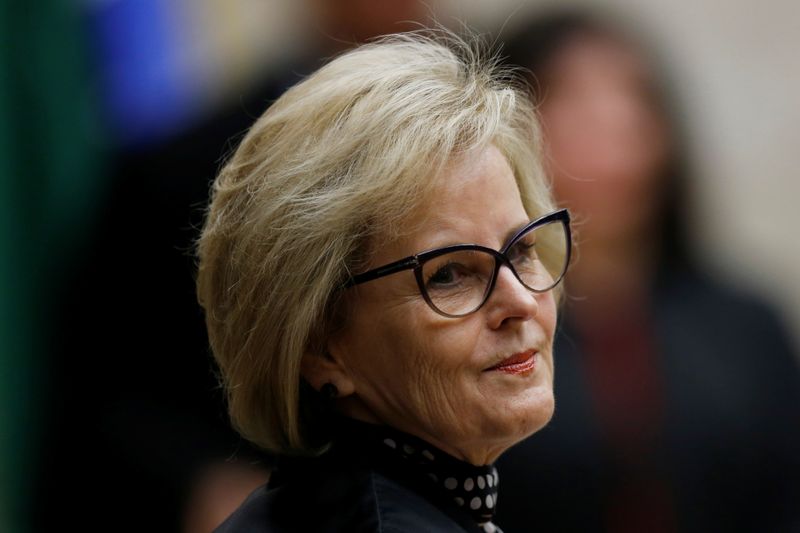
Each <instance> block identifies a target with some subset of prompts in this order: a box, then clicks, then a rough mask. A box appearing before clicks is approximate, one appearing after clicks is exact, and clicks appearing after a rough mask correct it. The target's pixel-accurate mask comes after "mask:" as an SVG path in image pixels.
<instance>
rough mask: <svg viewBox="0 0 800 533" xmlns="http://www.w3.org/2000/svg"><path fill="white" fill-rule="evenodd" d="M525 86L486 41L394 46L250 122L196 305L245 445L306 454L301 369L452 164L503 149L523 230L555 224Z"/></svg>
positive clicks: (387, 40)
mask: <svg viewBox="0 0 800 533" xmlns="http://www.w3.org/2000/svg"><path fill="white" fill-rule="evenodd" d="M517 79H518V78H517V77H516V76H514V75H513V74H511V73H510V72H509V71H508V70H507V69H504V68H501V67H500V66H499V62H498V60H497V59H496V57H495V56H492V55H490V54H489V53H488V52H487V50H486V47H485V46H483V45H482V44H481V42H480V41H479V40H478V39H475V38H470V39H462V38H458V37H456V36H454V35H452V34H450V33H448V32H444V31H438V32H427V33H422V32H414V33H408V34H398V35H393V36H388V37H384V38H382V39H380V40H378V41H376V42H373V43H370V44H366V45H363V46H361V47H359V48H356V49H354V50H351V51H349V52H347V53H344V54H343V55H341V56H339V57H338V58H336V59H334V60H332V61H331V62H330V63H328V64H327V65H326V66H324V67H322V68H320V69H319V70H318V71H317V72H315V73H314V74H312V75H311V76H309V77H308V78H306V79H305V80H304V81H302V82H301V83H299V84H297V85H296V86H294V87H292V88H291V89H289V90H288V91H287V92H286V93H285V94H284V95H283V96H282V97H281V98H279V99H278V100H277V101H276V102H275V103H274V104H273V105H272V106H271V107H269V109H267V111H266V112H265V113H264V114H263V115H262V116H261V117H260V118H259V119H258V120H257V121H256V122H255V124H254V125H253V126H252V128H251V129H250V130H249V132H248V133H247V134H246V136H245V137H244V139H243V140H242V142H241V144H240V145H239V147H238V148H237V150H236V151H235V152H234V153H233V155H232V157H231V158H230V159H229V161H228V162H227V163H226V164H225V165H224V167H223V168H222V170H221V171H220V172H219V175H218V176H217V178H216V180H215V182H214V184H213V189H212V197H211V202H210V205H209V207H208V211H207V216H206V220H205V224H204V226H203V229H202V234H201V236H200V238H199V240H198V243H197V244H198V246H197V254H198V259H199V263H198V272H197V293H198V298H199V301H200V303H201V305H202V306H203V307H204V309H205V313H206V325H207V328H208V334H209V340H210V343H211V347H212V350H213V354H214V356H215V358H216V361H217V363H218V365H219V368H220V371H221V376H222V381H223V384H224V386H225V388H226V392H227V398H228V408H229V413H230V416H231V420H232V423H233V425H234V427H235V428H236V429H237V430H238V431H239V432H240V433H241V434H242V435H243V436H244V437H245V438H247V439H248V440H250V441H251V442H253V443H255V444H256V445H258V446H260V447H261V448H263V449H265V450H267V451H269V452H273V453H278V454H290V453H309V452H311V451H312V450H311V448H310V444H309V438H308V437H309V431H310V430H311V429H310V428H309V427H307V424H306V422H304V421H302V420H301V418H302V417H301V406H300V403H301V394H300V381H301V378H300V361H301V359H302V357H303V356H304V355H305V354H307V353H312V352H313V353H320V352H319V350H320V349H321V346H323V343H324V339H325V336H326V334H327V332H328V331H330V328H331V325H332V320H333V314H334V312H333V309H334V307H335V305H334V299H335V295H336V293H337V290H338V288H339V287H340V286H341V284H342V283H343V282H344V281H345V280H346V279H347V278H348V276H349V275H350V274H351V272H353V271H354V270H356V269H357V268H360V267H361V266H363V263H364V260H365V257H366V256H367V255H368V254H369V250H368V249H365V248H368V246H367V243H369V242H371V241H372V239H373V238H374V237H375V236H384V237H385V236H387V235H391V234H397V232H398V231H399V228H400V227H401V226H400V223H401V221H403V219H404V218H406V217H407V216H408V214H409V213H410V212H411V211H412V210H414V209H415V208H418V207H420V206H421V205H423V204H424V203H425V202H426V201H429V200H430V196H431V191H432V188H433V187H434V185H435V183H436V177H437V176H438V175H439V174H441V172H442V170H443V169H444V167H445V165H447V164H448V162H451V161H453V160H454V158H456V157H458V155H459V154H465V153H467V152H470V151H472V150H474V149H480V148H482V147H486V146H488V145H489V144H494V145H495V146H497V147H498V149H499V150H500V151H501V152H502V153H503V155H504V156H505V157H506V158H507V160H508V162H509V164H510V166H511V169H512V170H513V172H514V175H515V176H516V180H517V184H518V186H519V189H520V192H521V195H522V199H523V204H524V205H525V208H526V210H527V211H528V214H529V215H530V216H531V217H534V216H538V215H540V214H543V213H545V212H547V211H549V210H551V209H552V202H551V197H550V192H549V188H548V187H547V185H546V182H545V179H544V176H543V172H542V169H541V164H540V155H539V147H540V136H539V130H538V126H537V123H536V120H535V118H534V113H533V109H532V107H531V104H530V101H529V99H528V97H527V95H526V94H525V93H524V89H523V86H522V85H521V84H520V82H519V81H517ZM308 423H309V424H311V425H312V426H313V424H314V421H313V420H312V421H310V422H308Z"/></svg>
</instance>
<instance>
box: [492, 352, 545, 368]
mask: <svg viewBox="0 0 800 533" xmlns="http://www.w3.org/2000/svg"><path fill="white" fill-rule="evenodd" d="M536 354H537V352H536V350H527V351H524V352H519V353H515V354H514V355H512V356H511V357H508V358H506V359H503V360H502V361H500V362H499V363H498V364H496V365H494V366H493V367H491V368H487V369H486V371H487V372H488V371H490V370H498V371H500V372H506V373H508V374H528V373H530V372H532V371H533V369H534V367H535V366H536Z"/></svg>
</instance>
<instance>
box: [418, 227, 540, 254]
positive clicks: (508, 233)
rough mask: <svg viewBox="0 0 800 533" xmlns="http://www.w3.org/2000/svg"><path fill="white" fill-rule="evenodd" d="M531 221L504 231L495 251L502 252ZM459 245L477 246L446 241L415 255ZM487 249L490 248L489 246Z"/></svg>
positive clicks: (463, 241)
mask: <svg viewBox="0 0 800 533" xmlns="http://www.w3.org/2000/svg"><path fill="white" fill-rule="evenodd" d="M532 220H533V219H530V220H527V221H525V222H522V223H521V224H518V225H517V226H514V227H513V228H511V229H510V230H508V231H506V233H505V235H503V237H502V241H501V242H500V246H499V247H498V248H497V250H502V249H503V247H504V246H505V245H506V244H508V241H510V240H511V237H513V236H514V235H516V234H517V232H518V231H519V230H521V229H522V228H524V227H525V226H526V225H527V224H530V223H531V221H532ZM451 227H452V228H453V229H457V228H456V227H454V226H451ZM459 244H478V243H477V242H475V241H465V240H448V241H446V242H444V243H442V244H436V245H433V246H428V247H424V248H423V249H421V250H420V251H418V252H415V254H418V253H420V252H422V251H428V250H437V249H439V248H447V247H448V246H457V245H459ZM478 245H479V246H486V245H482V244H478ZM489 248H491V247H490V246H489Z"/></svg>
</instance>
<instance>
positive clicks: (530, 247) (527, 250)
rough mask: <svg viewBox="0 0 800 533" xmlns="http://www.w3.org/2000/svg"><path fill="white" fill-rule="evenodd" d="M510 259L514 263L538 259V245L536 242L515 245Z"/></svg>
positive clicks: (510, 251)
mask: <svg viewBox="0 0 800 533" xmlns="http://www.w3.org/2000/svg"><path fill="white" fill-rule="evenodd" d="M507 255H508V258H509V259H511V260H512V261H526V260H529V259H535V258H536V243H535V242H528V243H526V242H518V243H517V244H515V245H514V246H513V247H512V248H511V250H509V253H508V254H507Z"/></svg>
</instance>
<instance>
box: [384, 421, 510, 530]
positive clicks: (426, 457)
mask: <svg viewBox="0 0 800 533" xmlns="http://www.w3.org/2000/svg"><path fill="white" fill-rule="evenodd" d="M382 429H384V431H383V432H382V433H383V434H382V435H381V436H382V444H383V446H385V448H386V449H387V450H391V451H392V452H393V453H394V454H396V455H397V456H399V457H401V458H402V459H403V460H405V461H408V462H409V463H410V464H413V465H414V467H415V469H416V470H419V471H420V472H421V473H423V474H424V475H425V476H426V477H427V479H428V480H429V481H430V483H433V484H435V485H436V486H437V487H438V490H441V491H443V492H444V493H446V494H447V495H448V496H449V497H450V498H452V499H453V501H454V502H455V503H456V505H458V506H459V507H461V508H463V509H465V510H466V511H468V512H469V513H470V514H471V515H472V517H473V519H474V520H475V522H477V524H478V525H479V526H480V527H482V528H483V530H484V531H485V532H486V533H502V531H501V530H500V528H498V527H497V526H495V525H494V524H492V517H493V516H494V510H495V507H496V506H497V484H498V475H497V469H496V468H495V467H494V466H493V465H485V466H474V465H472V464H469V463H466V462H464V461H459V460H458V459H456V458H454V457H452V456H451V455H449V454H447V453H445V452H442V451H440V450H438V449H436V448H434V447H433V446H430V445H429V444H427V443H426V442H425V441H423V440H421V439H418V438H416V437H414V436H412V435H407V434H405V433H401V432H398V431H394V430H391V429H389V428H382Z"/></svg>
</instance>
